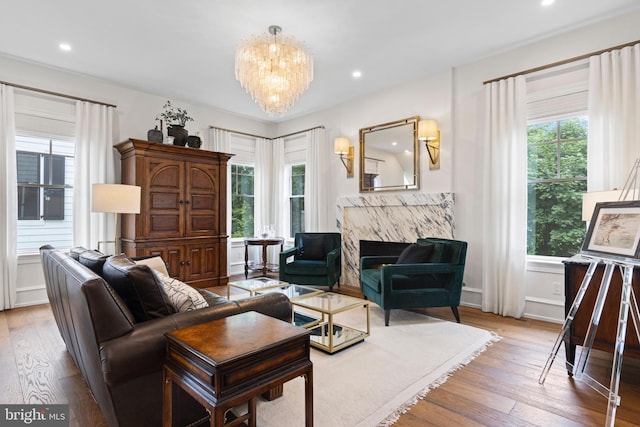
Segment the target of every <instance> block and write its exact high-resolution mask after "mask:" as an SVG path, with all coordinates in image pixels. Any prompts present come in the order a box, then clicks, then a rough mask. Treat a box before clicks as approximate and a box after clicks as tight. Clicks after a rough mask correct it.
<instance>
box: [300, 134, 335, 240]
mask: <svg viewBox="0 0 640 427" xmlns="http://www.w3.org/2000/svg"><path fill="white" fill-rule="evenodd" d="M330 148H331V147H329V144H328V141H327V133H326V131H325V129H324V128H317V129H312V130H310V131H308V132H307V163H306V167H305V174H304V229H305V231H308V232H313V231H326V230H328V229H329V226H328V224H327V209H328V206H327V203H328V202H327V182H328V181H329V174H330V173H331V172H330V171H329V169H328V157H329V150H330Z"/></svg>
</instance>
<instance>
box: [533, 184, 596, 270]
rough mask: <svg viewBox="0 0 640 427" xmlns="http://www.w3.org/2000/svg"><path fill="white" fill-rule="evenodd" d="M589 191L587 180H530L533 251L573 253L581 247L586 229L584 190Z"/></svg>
mask: <svg viewBox="0 0 640 427" xmlns="http://www.w3.org/2000/svg"><path fill="white" fill-rule="evenodd" d="M586 191H587V182H586V181H565V182H546V183H535V184H529V204H528V212H527V241H528V245H527V253H528V254H529V255H547V256H557V257H570V256H573V255H575V254H576V253H578V252H579V251H580V246H581V244H582V240H583V239H584V233H585V227H584V223H583V222H582V193H584V192H586Z"/></svg>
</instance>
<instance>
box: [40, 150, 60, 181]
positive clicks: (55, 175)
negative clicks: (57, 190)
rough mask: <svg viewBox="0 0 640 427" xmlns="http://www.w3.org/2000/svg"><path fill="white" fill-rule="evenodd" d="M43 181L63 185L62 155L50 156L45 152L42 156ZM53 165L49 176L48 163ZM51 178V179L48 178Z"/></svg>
mask: <svg viewBox="0 0 640 427" xmlns="http://www.w3.org/2000/svg"><path fill="white" fill-rule="evenodd" d="M43 157H44V183H45V184H53V185H64V157H63V156H53V159H51V156H49V155H48V154H45V155H44V156H43ZM49 162H51V165H52V166H53V171H52V172H51V176H49V170H50V167H49V165H50V163H49ZM49 178H51V180H49Z"/></svg>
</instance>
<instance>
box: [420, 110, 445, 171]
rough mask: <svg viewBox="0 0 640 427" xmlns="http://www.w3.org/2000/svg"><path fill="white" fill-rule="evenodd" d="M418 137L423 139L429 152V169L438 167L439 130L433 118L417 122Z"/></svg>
mask: <svg viewBox="0 0 640 427" xmlns="http://www.w3.org/2000/svg"><path fill="white" fill-rule="evenodd" d="M418 139H419V140H420V141H424V143H425V146H426V147H427V153H429V169H440V130H439V129H438V122H437V121H435V120H420V121H419V122H418Z"/></svg>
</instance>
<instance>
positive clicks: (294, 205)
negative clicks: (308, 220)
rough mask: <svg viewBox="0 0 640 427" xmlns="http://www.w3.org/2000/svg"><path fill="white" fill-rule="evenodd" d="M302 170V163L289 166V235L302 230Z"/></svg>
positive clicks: (303, 168)
mask: <svg viewBox="0 0 640 427" xmlns="http://www.w3.org/2000/svg"><path fill="white" fill-rule="evenodd" d="M304 170H305V165H304V164H302V165H293V166H291V196H290V197H289V215H290V219H291V230H290V231H291V237H293V236H295V234H296V233H303V232H304Z"/></svg>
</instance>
